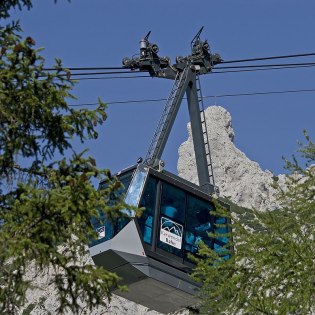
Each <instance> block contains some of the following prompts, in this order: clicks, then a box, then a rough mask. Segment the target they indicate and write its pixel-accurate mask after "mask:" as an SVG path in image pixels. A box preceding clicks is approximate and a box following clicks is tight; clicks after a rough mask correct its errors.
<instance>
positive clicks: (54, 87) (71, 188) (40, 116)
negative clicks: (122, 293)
mask: <svg viewBox="0 0 315 315" xmlns="http://www.w3.org/2000/svg"><path fill="white" fill-rule="evenodd" d="M23 6H26V7H27V8H30V7H31V1H29V0H23V1H12V0H11V1H1V4H0V18H1V22H0V178H1V183H0V314H15V313H16V312H17V311H18V310H19V308H20V307H21V306H23V304H24V303H25V294H26V290H27V289H28V288H30V286H31V283H29V282H28V281H27V280H26V278H25V273H26V271H27V268H28V266H29V265H32V266H33V267H34V268H35V270H36V272H37V273H38V275H41V276H44V274H45V272H47V271H48V270H50V271H51V270H52V271H54V276H53V278H52V283H53V284H54V285H55V288H56V289H57V291H56V292H57V298H58V300H59V302H60V307H59V312H60V313H64V312H66V311H67V310H71V311H72V312H74V313H77V312H78V311H79V310H80V303H81V301H83V302H85V303H86V306H87V308H89V309H92V308H93V307H96V306H99V305H104V304H106V302H107V300H106V298H108V299H109V298H110V289H111V288H113V287H116V286H117V282H118V280H119V279H118V277H117V276H116V275H115V274H113V273H110V272H108V271H106V270H104V269H103V268H99V267H96V266H94V265H93V264H91V263H87V262H86V261H85V260H84V259H83V258H82V257H84V256H85V255H87V254H88V246H87V245H88V243H89V241H90V240H91V239H93V238H96V237H97V235H96V233H95V232H94V230H93V227H92V225H91V221H90V220H91V218H92V217H96V218H98V217H99V212H98V210H99V211H100V212H101V213H106V214H107V215H108V216H109V217H112V218H115V217H119V216H120V215H121V214H120V211H119V210H121V209H130V208H129V207H128V206H127V205H126V204H125V203H124V201H123V196H122V195H121V193H119V191H120V190H121V183H120V182H119V181H118V180H117V179H116V178H114V177H112V176H111V174H110V172H109V170H101V169H98V168H97V166H96V162H95V160H94V159H93V158H92V157H84V152H83V153H77V152H75V150H74V149H73V147H72V143H71V141H72V139H73V138H78V139H80V140H81V141H82V142H84V141H85V140H88V139H96V138H97V131H96V129H95V128H96V127H97V126H98V125H100V124H102V123H103V122H104V120H105V119H106V114H105V108H106V106H105V104H103V103H102V102H101V101H99V106H98V108H97V109H95V110H85V109H79V110H73V109H70V108H69V106H68V105H67V100H68V99H72V98H74V96H73V95H71V89H72V88H73V84H74V82H73V81H71V79H70V73H69V71H67V70H66V69H63V67H62V64H61V61H60V60H56V65H55V67H54V69H55V70H54V71H50V72H47V71H45V68H44V58H43V57H41V56H40V49H36V48H35V46H36V43H35V41H34V39H33V38H31V37H26V38H25V39H23V38H22V37H21V35H20V34H21V29H20V26H19V24H18V23H16V22H11V24H10V25H3V24H4V23H5V22H6V23H8V22H7V20H4V19H3V18H7V17H9V10H10V9H11V8H14V7H18V8H20V9H21V8H22V7H23ZM69 152H70V153H69ZM66 153H67V155H66V156H67V157H66V156H65V154H66ZM70 155H72V156H71V157H68V156H70ZM60 156H61V158H60ZM100 180H105V181H106V182H107V185H106V189H104V190H97V189H95V188H94V186H93V185H92V181H94V182H95V181H100Z"/></svg>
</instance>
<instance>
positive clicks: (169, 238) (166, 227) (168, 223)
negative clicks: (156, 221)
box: [160, 217, 183, 249]
mask: <svg viewBox="0 0 315 315" xmlns="http://www.w3.org/2000/svg"><path fill="white" fill-rule="evenodd" d="M182 237H183V226H182V225H181V224H179V223H176V222H174V221H172V220H170V219H168V218H165V217H161V229H160V241H161V242H163V243H166V244H168V245H170V246H173V247H176V248H178V249H181V247H182Z"/></svg>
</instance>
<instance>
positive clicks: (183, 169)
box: [177, 106, 284, 211]
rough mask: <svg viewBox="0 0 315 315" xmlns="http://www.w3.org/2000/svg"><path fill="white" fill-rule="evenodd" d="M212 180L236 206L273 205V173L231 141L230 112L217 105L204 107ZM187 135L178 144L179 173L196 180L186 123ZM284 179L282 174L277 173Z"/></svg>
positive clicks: (274, 203)
mask: <svg viewBox="0 0 315 315" xmlns="http://www.w3.org/2000/svg"><path fill="white" fill-rule="evenodd" d="M205 116H206V125H207V130H208V135H209V142H210V148H211V157H212V163H213V171H214V178H215V184H216V186H218V187H219V189H220V195H221V196H222V197H227V198H229V199H230V200H231V201H232V202H234V203H236V204H238V205H239V206H242V207H246V208H250V209H257V210H261V211H264V210H266V209H275V208H276V207H277V206H278V205H277V203H276V200H275V193H276V192H275V190H274V189H273V188H272V187H271V184H272V182H273V178H274V174H273V173H271V172H270V171H268V170H266V171H263V170H262V169H261V167H260V166H259V164H258V163H257V162H254V161H252V160H250V159H249V158H248V157H247V156H246V155H245V154H244V153H243V152H241V151H240V150H239V149H238V148H236V146H235V144H234V130H233V127H232V118H231V115H230V113H229V112H228V111H227V110H226V109H224V108H223V107H221V106H210V107H208V108H207V109H206V110H205ZM187 129H188V139H187V141H185V142H184V143H182V144H181V146H180V147H179V150H178V152H179V160H178V165H177V169H178V174H179V176H181V177H183V178H185V179H187V180H189V181H191V182H194V183H196V184H197V183H198V177H197V169H196V163H195V154H194V150H193V142H192V135H191V128H190V123H188V124H187ZM277 177H278V180H279V181H280V182H284V175H279V176H277Z"/></svg>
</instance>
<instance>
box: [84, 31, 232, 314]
mask: <svg viewBox="0 0 315 315" xmlns="http://www.w3.org/2000/svg"><path fill="white" fill-rule="evenodd" d="M201 30H202V29H201ZM201 30H200V31H199V32H198V34H197V35H196V36H195V38H194V39H193V41H192V55H190V56H188V57H185V58H183V57H181V58H177V63H176V64H175V65H173V66H167V65H165V60H166V59H165V57H164V58H163V59H162V61H163V63H162V62H161V63H160V62H159V57H158V56H157V51H158V50H157V49H156V48H155V49H153V45H154V44H151V43H149V41H148V36H149V34H150V33H148V35H147V36H146V37H145V38H144V39H143V40H142V41H141V42H140V43H141V46H140V58H137V59H136V60H134V59H132V60H130V59H124V65H125V66H126V67H128V66H129V67H130V68H132V69H135V68H139V69H144V70H146V71H149V73H150V75H152V76H158V77H165V78H168V79H172V80H174V87H173V89H172V91H171V94H170V96H169V98H168V101H167V102H166V105H165V107H164V110H163V113H162V116H161V119H160V122H159V124H158V127H157V129H156V131H155V134H154V137H153V139H152V142H151V145H150V148H149V151H148V153H147V156H146V158H145V160H144V161H143V163H142V161H139V163H138V164H137V165H134V166H132V167H129V168H127V169H125V170H123V171H121V172H119V173H118V174H117V175H116V176H117V177H118V179H119V180H120V181H121V182H122V183H123V185H124V187H125V201H126V203H127V204H130V205H133V206H136V207H144V208H145V210H144V211H143V213H142V215H141V217H139V218H137V217H135V216H134V215H132V214H131V215H130V216H129V217H123V218H118V219H115V220H113V219H108V218H105V217H104V218H101V220H99V221H96V220H95V221H94V222H93V224H94V226H95V230H96V231H97V232H98V235H99V238H98V240H95V241H93V242H92V243H91V246H90V253H91V256H92V258H93V260H94V262H95V264H96V265H98V266H103V267H105V268H106V269H108V270H110V271H112V272H116V273H117V274H118V275H119V276H120V277H121V278H122V279H123V282H122V283H123V284H127V285H128V292H121V291H119V290H116V291H114V292H115V294H118V295H120V296H123V297H125V298H127V299H129V300H131V301H134V302H136V303H138V304H142V305H145V306H147V307H148V308H150V309H154V310H157V311H159V312H161V313H169V312H172V311H176V310H178V309H181V308H183V307H187V306H191V305H193V304H195V303H196V302H197V299H196V297H195V296H196V293H197V291H198V288H199V285H198V284H197V283H195V282H193V281H192V279H191V278H190V277H189V273H190V271H191V270H192V268H193V267H194V264H193V262H192V261H191V260H190V254H196V253H197V251H198V243H199V242H200V241H203V242H204V243H205V244H206V245H207V246H209V247H210V248H212V249H214V250H215V251H217V252H219V253H220V252H222V248H223V247H225V246H226V245H227V243H228V239H227V237H226V236H225V235H226V234H227V233H228V232H229V231H228V222H227V219H226V218H223V217H217V216H214V215H211V214H210V211H215V205H214V203H213V202H212V201H211V196H212V195H213V194H214V193H216V187H215V185H214V177H213V171H212V162H211V157H210V146H209V141H208V134H207V130H206V124H205V116H204V110H203V103H202V97H199V98H198V96H199V95H200V94H198V92H199V93H201V90H200V87H199V89H198V88H197V84H198V82H199V74H204V73H207V72H209V71H211V67H212V65H213V64H215V62H219V60H220V58H219V57H218V55H217V54H215V55H211V54H210V53H209V45H208V43H207V42H202V41H201V40H200V33H201ZM155 46H156V45H155ZM155 46H154V47H155ZM156 47H157V46H156ZM185 92H186V95H187V99H188V108H189V114H190V120H191V126H192V135H193V141H194V149H195V155H196V162H197V163H196V164H197V171H198V177H199V186H198V185H195V184H193V183H191V182H189V181H187V180H184V179H183V178H180V177H179V176H176V175H174V174H172V173H170V172H168V171H166V170H164V163H163V162H162V160H161V155H162V152H163V149H164V147H165V144H166V141H167V139H168V136H169V133H170V131H171V128H172V125H173V122H174V120H175V117H176V114H177V112H178V109H179V106H180V104H181V101H182V99H183V96H184V94H185ZM200 106H202V107H200ZM104 185H106V182H103V183H102V182H101V183H100V189H102V188H104ZM225 224H226V225H225ZM209 233H221V234H223V235H222V237H220V238H211V237H210V236H209Z"/></svg>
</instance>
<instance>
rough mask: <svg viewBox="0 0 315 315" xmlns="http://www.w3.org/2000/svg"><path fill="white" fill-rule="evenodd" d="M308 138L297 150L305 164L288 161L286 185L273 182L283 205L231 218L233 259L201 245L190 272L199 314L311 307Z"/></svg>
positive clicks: (312, 194)
mask: <svg viewBox="0 0 315 315" xmlns="http://www.w3.org/2000/svg"><path fill="white" fill-rule="evenodd" d="M306 140H307V143H306V144H305V145H303V144H301V148H300V150H299V151H300V153H301V154H302V157H304V158H305V159H306V160H307V162H306V165H305V167H304V168H303V167H300V166H299V164H298V163H297V160H296V159H295V158H293V162H290V161H286V167H287V168H288V169H289V170H290V171H291V173H290V175H288V176H287V180H286V189H281V188H280V187H278V186H277V184H275V186H276V188H277V189H278V198H279V201H280V203H281V207H280V208H279V209H278V210H275V211H266V212H258V211H252V214H254V216H252V214H251V215H250V216H251V217H252V222H251V225H252V226H249V225H248V224H247V223H246V222H245V223H244V222H242V220H241V218H240V220H235V218H234V222H233V223H232V224H231V225H232V231H233V232H232V234H231V238H230V239H231V241H230V245H231V246H233V247H234V254H233V255H232V258H231V259H229V260H224V259H222V257H220V255H218V254H217V253H215V252H213V251H211V250H209V249H208V248H207V247H206V246H204V245H201V249H200V252H199V254H200V255H201V258H196V261H197V263H198V264H197V267H196V269H195V271H194V275H193V276H194V279H195V280H197V281H200V282H201V283H202V285H203V287H202V291H201V299H202V306H201V313H202V314H270V315H274V314H279V315H288V314H292V315H295V314H296V315H301V314H305V315H306V314H311V312H312V311H313V312H314V311H315V254H314V253H315V166H314V163H315V145H314V143H313V142H312V141H311V140H310V139H309V137H308V135H307V134H306ZM221 211H222V212H223V215H226V216H230V214H229V213H227V212H226V211H225V214H224V209H221ZM214 237H218V236H214Z"/></svg>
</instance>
